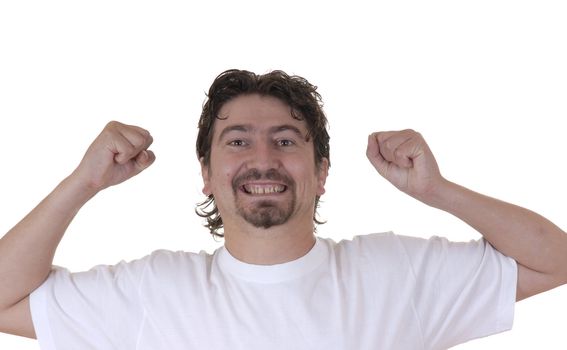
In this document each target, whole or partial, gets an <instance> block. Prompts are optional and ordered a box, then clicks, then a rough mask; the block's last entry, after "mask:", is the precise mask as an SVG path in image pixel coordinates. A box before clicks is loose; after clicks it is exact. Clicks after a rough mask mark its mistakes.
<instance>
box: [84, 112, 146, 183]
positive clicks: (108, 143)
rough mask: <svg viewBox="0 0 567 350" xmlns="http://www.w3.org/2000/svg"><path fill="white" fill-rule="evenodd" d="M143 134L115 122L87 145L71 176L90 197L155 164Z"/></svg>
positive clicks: (140, 130) (143, 131) (141, 131)
mask: <svg viewBox="0 0 567 350" xmlns="http://www.w3.org/2000/svg"><path fill="white" fill-rule="evenodd" d="M152 142H153V138H152V136H151V135H150V133H149V132H148V131H147V130H144V129H142V128H140V127H137V126H133V125H126V124H122V123H119V122H116V121H113V122H110V123H108V124H107V125H106V127H105V128H104V130H102V132H101V133H100V135H99V136H98V137H97V138H96V139H95V140H94V142H93V143H92V144H91V145H90V147H89V148H88V150H87V152H86V153H85V156H84V157H83V160H82V161H81V163H80V164H79V166H78V167H77V169H76V170H75V171H74V172H73V176H74V177H75V178H77V179H79V181H80V182H81V183H83V184H84V185H85V186H87V188H88V189H89V190H90V191H93V192H94V193H96V192H98V191H100V190H103V189H105V188H107V187H110V186H113V185H116V184H119V183H121V182H123V181H126V180H128V179H129V178H131V177H133V176H135V175H137V174H139V173H140V172H141V171H143V170H144V169H146V168H147V167H149V166H150V165H151V164H152V163H153V162H154V160H155V155H154V153H153V152H152V151H150V150H148V147H149V146H150V145H151V144H152Z"/></svg>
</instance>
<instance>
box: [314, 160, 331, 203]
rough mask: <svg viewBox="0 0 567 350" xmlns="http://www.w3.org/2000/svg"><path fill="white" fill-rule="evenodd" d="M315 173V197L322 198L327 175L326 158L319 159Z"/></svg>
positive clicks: (327, 164)
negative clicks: (319, 162)
mask: <svg viewBox="0 0 567 350" xmlns="http://www.w3.org/2000/svg"><path fill="white" fill-rule="evenodd" d="M317 172H318V174H317V195H318V196H322V195H323V194H324V193H325V183H326V182H327V176H328V175H329V160H328V159H327V158H323V159H321V164H319V169H318V170H317Z"/></svg>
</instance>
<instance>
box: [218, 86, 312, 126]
mask: <svg viewBox="0 0 567 350" xmlns="http://www.w3.org/2000/svg"><path fill="white" fill-rule="evenodd" d="M218 117H219V118H218V119H217V120H216V121H215V128H214V129H215V131H214V134H215V135H218V132H222V130H223V129H224V128H226V127H229V126H233V125H253V126H254V128H255V129H259V130H261V129H264V128H270V127H273V126H278V125H286V124H288V125H293V126H295V127H297V128H298V129H299V130H301V131H302V132H303V133H304V134H305V133H306V125H305V121H303V120H297V119H295V118H294V117H293V116H292V112H291V107H290V106H289V105H288V104H286V103H285V102H284V101H282V100H280V99H278V98H276V97H272V96H262V95H259V94H251V95H241V96H238V97H235V98H234V99H232V100H230V101H228V102H227V103H225V104H224V105H223V106H222V108H221V109H220V111H219V113H218Z"/></svg>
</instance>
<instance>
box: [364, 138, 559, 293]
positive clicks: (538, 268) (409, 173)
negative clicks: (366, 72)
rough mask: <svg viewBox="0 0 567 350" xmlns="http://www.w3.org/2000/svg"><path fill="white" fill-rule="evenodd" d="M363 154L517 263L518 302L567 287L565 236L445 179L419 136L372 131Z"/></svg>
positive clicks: (540, 219) (388, 175)
mask: <svg viewBox="0 0 567 350" xmlns="http://www.w3.org/2000/svg"><path fill="white" fill-rule="evenodd" d="M367 156H368V159H369V160H370V162H371V163H372V165H374V167H375V168H376V170H377V171H378V172H379V173H380V174H381V175H382V176H383V177H384V178H386V179H387V180H388V181H390V182H391V183H392V184H393V185H394V186H396V187H397V188H398V189H400V190H401V191H403V192H405V193H407V194H409V195H410V196H412V197H414V198H416V199H418V200H420V201H422V202H424V203H425V204H427V205H430V206H433V207H436V208H438V209H441V210H444V211H446V212H448V213H451V214H453V215H455V216H456V217H458V218H460V219H461V220H463V221H465V222H466V223H467V224H469V225H470V226H472V227H473V228H475V229H476V230H477V231H478V232H480V233H481V234H482V235H483V236H484V238H485V239H486V240H487V241H488V242H490V244H492V246H494V247H495V248H496V249H497V250H499V251H500V252H502V253H503V254H505V255H507V256H510V257H512V258H513V259H514V260H516V262H517V263H518V286H517V293H516V299H517V300H521V299H525V298H527V297H530V296H532V295H535V294H538V293H541V292H544V291H547V290H550V289H552V288H555V287H558V286H560V285H562V284H565V283H567V235H566V234H565V232H564V231H563V230H561V229H560V228H559V227H557V226H556V225H554V224H553V223H552V222H550V221H549V220H547V219H546V218H544V217H542V216H541V215H539V214H537V213H534V212H532V211H530V210H527V209H525V208H521V207H518V206H516V205H513V204H510V203H506V202H503V201H500V200H497V199H494V198H491V197H487V196H484V195H482V194H479V193H476V192H473V191H471V190H469V189H466V188H464V187H462V186H459V185H457V184H455V183H452V182H450V181H448V180H446V179H445V178H443V177H442V176H441V174H440V172H439V168H438V166H437V162H436V161H435V158H434V156H433V154H432V153H431V150H430V149H429V147H428V146H427V143H426V142H425V140H424V139H423V137H422V136H421V135H420V134H419V133H417V132H415V131H413V130H403V131H391V132H377V133H373V134H371V135H370V136H369V138H368V148H367Z"/></svg>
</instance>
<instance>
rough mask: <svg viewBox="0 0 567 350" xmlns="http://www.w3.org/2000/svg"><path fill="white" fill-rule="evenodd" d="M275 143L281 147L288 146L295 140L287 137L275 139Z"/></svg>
mask: <svg viewBox="0 0 567 350" xmlns="http://www.w3.org/2000/svg"><path fill="white" fill-rule="evenodd" d="M276 144H277V145H278V146H281V147H289V146H293V145H294V144H295V142H293V141H292V140H288V139H281V140H277V141H276Z"/></svg>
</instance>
